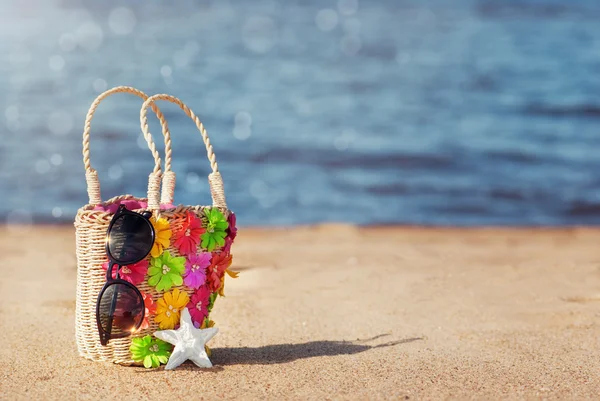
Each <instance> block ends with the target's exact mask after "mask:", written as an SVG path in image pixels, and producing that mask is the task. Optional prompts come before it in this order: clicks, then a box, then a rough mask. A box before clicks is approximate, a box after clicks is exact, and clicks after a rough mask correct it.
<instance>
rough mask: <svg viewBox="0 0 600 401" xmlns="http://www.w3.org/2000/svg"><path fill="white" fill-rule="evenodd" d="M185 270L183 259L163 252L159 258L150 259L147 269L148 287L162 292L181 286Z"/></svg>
mask: <svg viewBox="0 0 600 401" xmlns="http://www.w3.org/2000/svg"><path fill="white" fill-rule="evenodd" d="M184 270H185V257H183V256H179V257H173V256H171V254H170V253H169V251H164V252H163V253H162V254H161V255H160V256H159V257H157V258H152V259H151V261H150V268H149V269H148V275H149V276H150V278H149V279H148V285H151V286H152V287H156V291H159V292H162V291H166V290H168V289H170V288H171V287H173V286H174V285H175V286H179V285H181V284H183V278H182V277H181V275H182V274H183V272H184Z"/></svg>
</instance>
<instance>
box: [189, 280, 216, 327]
mask: <svg viewBox="0 0 600 401" xmlns="http://www.w3.org/2000/svg"><path fill="white" fill-rule="evenodd" d="M209 302H210V290H209V289H208V287H207V286H202V287H200V288H199V289H198V290H197V291H196V292H195V293H194V295H192V299H191V300H190V303H189V304H187V308H188V310H189V311H190V315H191V316H192V320H193V322H194V326H196V328H198V327H200V326H201V325H202V322H204V319H205V318H206V317H207V316H208V304H209Z"/></svg>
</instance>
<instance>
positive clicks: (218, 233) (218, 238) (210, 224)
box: [200, 208, 229, 252]
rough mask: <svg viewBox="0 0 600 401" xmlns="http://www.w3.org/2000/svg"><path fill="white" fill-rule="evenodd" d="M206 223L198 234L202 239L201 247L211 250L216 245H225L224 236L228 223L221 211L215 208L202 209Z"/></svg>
mask: <svg viewBox="0 0 600 401" xmlns="http://www.w3.org/2000/svg"><path fill="white" fill-rule="evenodd" d="M204 215H205V216H206V220H207V224H206V231H205V232H204V234H202V235H201V236H200V238H201V239H202V244H201V245H202V248H204V249H206V250H207V251H208V252H212V251H213V250H214V249H215V248H216V247H217V246H223V245H225V237H226V236H227V233H226V232H225V230H227V227H229V224H228V223H227V220H226V219H225V216H223V213H221V211H220V210H219V209H217V208H212V209H204Z"/></svg>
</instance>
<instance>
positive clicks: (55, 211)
mask: <svg viewBox="0 0 600 401" xmlns="http://www.w3.org/2000/svg"><path fill="white" fill-rule="evenodd" d="M62 215H63V211H62V209H61V208H60V207H58V206H57V207H55V208H53V209H52V217H54V218H55V219H58V218H59V217H62Z"/></svg>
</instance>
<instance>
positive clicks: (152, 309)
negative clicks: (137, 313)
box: [140, 292, 156, 330]
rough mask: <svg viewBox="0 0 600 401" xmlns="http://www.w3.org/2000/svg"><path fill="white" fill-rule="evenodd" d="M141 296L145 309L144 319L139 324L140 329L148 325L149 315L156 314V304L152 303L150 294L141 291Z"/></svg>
mask: <svg viewBox="0 0 600 401" xmlns="http://www.w3.org/2000/svg"><path fill="white" fill-rule="evenodd" d="M142 298H144V305H145V306H146V311H145V313H144V321H143V322H142V325H141V326H140V330H144V329H147V328H148V327H150V320H149V318H150V315H154V314H156V304H155V303H154V300H153V299H152V296H151V295H150V294H146V293H145V292H142Z"/></svg>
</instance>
